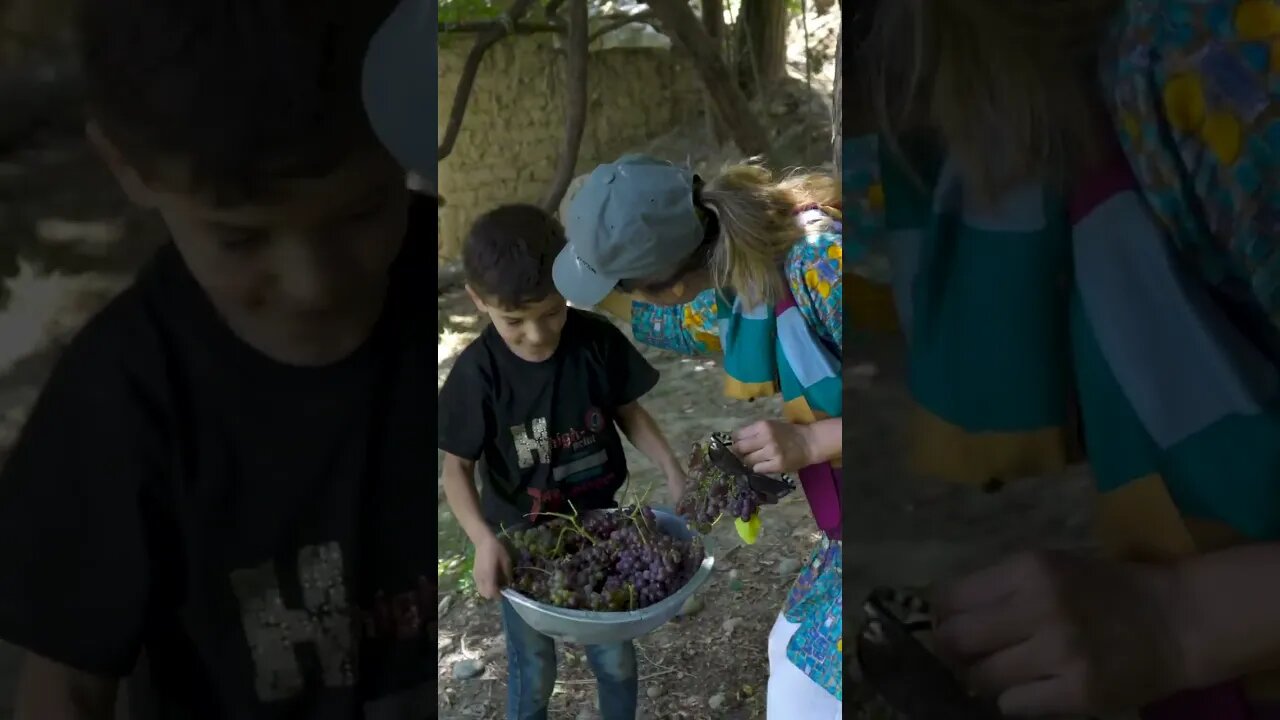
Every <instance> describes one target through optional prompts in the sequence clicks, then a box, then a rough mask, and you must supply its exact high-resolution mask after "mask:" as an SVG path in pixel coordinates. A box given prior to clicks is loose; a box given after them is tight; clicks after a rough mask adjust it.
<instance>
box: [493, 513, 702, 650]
mask: <svg viewBox="0 0 1280 720" xmlns="http://www.w3.org/2000/svg"><path fill="white" fill-rule="evenodd" d="M653 514H654V516H655V517H656V518H657V521H658V528H659V529H660V530H661V531H662V532H663V533H664V534H667V535H671V536H673V537H677V538H680V539H682V540H687V539H689V538H692V537H693V536H694V535H697V533H696V532H694V531H693V530H690V529H689V528H688V527H686V526H685V520H684V518H682V517H680V516H678V515H676V514H674V513H672V512H670V511H669V510H660V509H658V508H654V509H653ZM702 543H703V549H704V551H705V552H704V555H703V558H702V565H701V566H700V567H699V568H698V570H697V571H696V572H695V573H694V574H693V577H691V578H689V582H687V583H685V584H684V587H682V588H680V589H679V590H677V591H675V592H674V593H673V594H672V595H671V596H670V597H668V598H666V599H665V600H661V601H659V602H656V603H654V604H653V605H650V606H649V607H646V608H641V609H639V610H631V611H626V612H595V611H591V610H570V609H568V608H562V607H556V606H554V605H547V604H546V603H540V602H537V601H536V600H533V599H532V598H529V597H527V596H525V595H522V594H520V593H519V592H516V591H515V590H513V589H511V588H504V589H503V590H502V596H503V597H504V598H506V599H507V601H508V602H510V603H511V605H512V606H513V607H514V608H515V610H516V613H518V614H519V615H520V618H521V619H523V620H524V621H525V622H526V623H529V626H530V627H532V628H533V629H534V630H537V631H538V632H540V633H542V634H543V635H549V636H550V637H553V638H555V639H556V640H559V641H560V642H568V643H577V644H581V645H602V644H607V643H617V642H624V641H626V640H634V639H635V638H638V637H641V636H643V635H648V634H649V633H651V632H653V631H654V630H657V629H658V628H659V627H661V626H662V625H664V624H666V623H667V621H669V620H671V619H672V618H674V617H675V616H676V615H678V614H679V613H680V608H682V607H683V606H684V603H685V601H686V600H688V599H689V598H690V597H692V596H693V594H694V593H696V592H697V591H698V590H699V589H700V588H701V587H702V586H703V585H704V584H706V582H707V580H708V579H710V577H711V568H712V566H713V565H715V557H714V556H713V555H712V552H711V546H710V541H709V540H708V539H707V538H706V537H705V536H703V538H702Z"/></svg>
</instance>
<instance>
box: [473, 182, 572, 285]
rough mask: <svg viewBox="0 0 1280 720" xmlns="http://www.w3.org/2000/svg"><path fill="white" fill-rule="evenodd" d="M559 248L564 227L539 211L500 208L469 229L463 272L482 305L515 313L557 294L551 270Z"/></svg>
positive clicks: (561, 244)
mask: <svg viewBox="0 0 1280 720" xmlns="http://www.w3.org/2000/svg"><path fill="white" fill-rule="evenodd" d="M564 246H565V239H564V228H563V227H561V226H560V223H559V222H558V221H557V220H556V219H555V218H553V217H551V216H550V215H549V214H547V213H546V212H544V211H543V210H542V209H541V208H538V207H535V206H533V205H503V206H502V207H499V208H495V209H493V210H490V211H489V212H487V213H485V214H484V215H481V216H480V218H479V219H477V220H476V221H475V223H474V224H473V225H472V226H471V231H470V232H468V233H467V240H466V244H465V245H464V246H463V249H462V270H463V273H464V274H465V276H466V279H467V284H468V285H470V286H471V289H472V290H473V291H475V293H476V294H478V295H479V296H480V297H481V298H483V299H484V300H485V302H487V303H490V304H492V305H495V306H497V307H501V308H507V309H509V310H514V309H516V308H519V307H523V306H524V305H527V304H529V303H533V302H538V301H539V300H542V299H543V298H545V297H547V296H549V295H551V294H552V293H554V292H556V287H555V282H554V281H553V280H552V278H551V266H552V265H553V264H554V263H555V261H556V255H559V254H560V251H561V250H562V249H563V248H564Z"/></svg>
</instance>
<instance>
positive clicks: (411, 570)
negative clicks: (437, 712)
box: [0, 0, 436, 720]
mask: <svg viewBox="0 0 1280 720" xmlns="http://www.w3.org/2000/svg"><path fill="white" fill-rule="evenodd" d="M390 4H391V3H390V2H385V1H384V2H372V3H350V2H338V1H337V0H321V1H320V2H311V3H279V2H269V3H231V4H228V3H221V2H202V1H199V0H187V1H185V2H183V1H181V0H179V1H178V2H141V3H140V2H137V0H95V1H94V2H90V3H85V4H84V12H85V18H84V23H83V25H82V28H81V33H80V37H81V42H82V43H83V48H82V50H83V54H84V72H85V81H86V86H87V92H88V109H89V122H88V126H87V130H88V135H89V138H90V139H91V141H92V143H93V145H94V146H95V147H96V149H97V150H99V151H100V153H101V155H102V156H103V158H104V159H105V160H106V163H107V164H108V165H109V167H110V168H111V170H112V171H113V172H114V174H115V176H116V177H117V178H118V179H119V181H120V184H121V185H122V186H123V187H124V189H125V190H126V191H127V192H128V194H129V196H130V197H131V198H132V199H133V200H134V201H135V202H137V203H138V204H140V205H142V206H144V207H147V208H151V209H154V210H156V211H157V212H158V213H159V214H160V216H161V217H162V218H163V220H164V221H165V224H166V225H167V227H168V230H169V232H170V235H171V239H172V241H171V242H169V243H167V244H165V245H164V246H163V247H161V248H160V249H159V250H158V252H157V253H156V255H155V257H154V258H153V259H152V260H151V262H150V263H149V264H148V265H147V266H146V267H145V268H144V269H142V271H141V272H140V273H139V275H138V277H137V279H136V281H135V282H134V284H133V285H132V286H131V287H130V288H129V289H127V290H126V291H125V292H124V293H123V294H121V295H120V296H119V297H118V298H116V299H115V300H114V301H113V302H112V303H111V304H110V305H109V306H108V307H107V308H106V309H105V310H103V311H102V312H101V313H100V314H99V315H97V316H96V317H95V318H94V319H93V320H92V321H90V323H89V324H88V325H87V326H86V327H85V328H84V329H83V330H82V331H81V332H80V333H79V334H78V336H77V337H76V338H75V340H74V341H73V342H72V343H71V344H70V346H69V347H68V348H67V350H66V351H65V353H64V355H63V356H62V357H61V359H60V361H59V363H58V365H57V366H56V368H55V369H54V372H53V374H52V377H51V378H50V379H49V381H48V384H47V385H46V386H45V388H44V391H43V393H42V395H41V397H40V400H39V401H38V403H37V405H36V407H35V408H34V410H33V412H32V414H31V417H30V420H29V422H28V423H27V425H26V427H25V429H24V432H23V435H22V437H21V440H20V442H19V444H18V445H17V446H16V448H15V449H14V450H13V453H12V455H11V457H10V459H9V462H8V464H7V466H6V467H5V469H4V475H3V478H2V479H0V578H3V582H2V583H0V638H3V639H4V640H6V641H8V642H11V643H13V644H15V645H18V646H21V647H23V648H25V649H26V650H27V651H28V657H27V659H26V662H25V665H24V668H23V670H22V674H21V678H20V680H19V687H18V695H17V701H16V704H17V716H18V717H19V718H22V719H23V720H44V719H46V718H103V719H105V718H112V717H114V713H113V705H114V700H115V696H116V693H117V687H118V685H119V683H120V681H121V679H123V678H124V677H126V676H128V675H129V674H130V673H134V670H135V665H137V664H138V661H139V658H140V657H141V658H143V659H144V660H145V661H146V662H145V663H144V664H143V665H142V666H141V667H139V669H138V671H137V672H136V673H134V675H133V680H132V681H131V683H130V692H129V696H130V699H131V700H133V701H135V703H134V704H135V708H134V710H135V717H150V718H165V719H169V718H173V719H181V720H203V719H206V718H207V719H209V720H213V719H215V718H216V719H224V718H236V719H237V720H240V719H242V718H247V719H253V720H258V719H266V720H269V719H273V718H290V720H293V719H295V718H305V719H307V720H327V719H330V718H332V719H335V720H336V719H338V718H342V719H343V720H348V719H350V718H353V717H361V718H367V719H374V718H396V719H399V718H422V717H427V716H428V715H430V712H431V711H430V710H429V708H430V705H429V703H430V701H431V698H432V694H433V693H432V689H433V687H434V670H433V667H432V665H433V661H434V658H435V638H434V634H435V633H434V632H432V631H431V630H432V628H431V627H430V626H429V625H428V622H429V621H428V618H433V617H434V615H432V614H429V613H433V612H434V610H433V606H434V602H435V598H434V594H435V593H434V590H433V589H432V587H431V581H430V578H431V577H433V576H432V575H431V574H430V571H431V566H432V565H433V564H434V560H433V558H432V557H431V556H430V547H431V546H432V544H433V541H434V537H433V536H432V530H431V528H430V523H424V522H423V520H422V518H423V517H429V515H428V513H430V512H431V511H432V508H433V507H434V506H435V503H436V501H435V498H434V493H433V492H432V489H431V488H430V487H428V486H426V484H425V483H423V482H422V477H423V475H424V474H425V473H426V472H427V468H429V467H431V465H432V462H433V458H432V457H431V454H430V450H429V449H428V448H425V447H423V446H422V443H421V442H419V439H420V438H419V435H418V433H420V432H421V428H422V426H423V425H424V424H425V423H428V422H429V419H428V416H427V412H428V408H429V407H430V405H431V395H430V392H429V389H430V388H431V387H434V384H433V383H434V373H433V372H432V371H431V370H430V367H431V364H430V357H431V347H430V345H431V337H430V336H431V333H430V330H429V329H428V328H427V327H426V323H424V322H423V318H422V314H421V313H422V308H423V307H424V306H427V305H428V303H429V302H430V297H431V293H430V292H429V288H430V287H431V286H432V283H431V281H430V279H429V278H430V276H429V275H428V272H429V270H430V269H431V268H432V267H434V264H435V262H434V260H433V259H432V257H433V256H432V255H431V254H430V252H429V248H428V247H426V246H427V244H428V243H429V242H430V239H431V236H432V235H433V233H432V230H431V228H432V227H433V225H432V223H434V222H435V220H434V215H435V208H434V207H433V205H434V203H432V202H429V201H428V202H427V203H425V207H421V208H417V210H420V211H421V212H422V215H423V217H422V218H421V219H422V225H421V227H418V228H417V229H416V230H415V229H414V228H412V227H410V228H409V229H408V231H406V227H407V225H408V224H411V223H416V222H417V220H416V219H409V220H408V222H407V218H408V216H409V214H410V213H409V210H410V203H411V200H410V195H409V193H408V191H407V190H406V188H405V177H404V172H403V171H402V169H401V168H400V167H399V166H398V165H397V163H396V162H395V161H394V160H393V159H392V158H391V157H390V156H388V155H387V153H386V151H385V150H384V149H383V148H382V146H381V145H380V144H379V143H378V141H377V140H376V139H375V137H374V134H373V132H372V130H371V128H370V123H369V120H368V119H367V118H366V116H365V109H364V108H363V107H362V103H361V70H362V64H363V58H364V55H365V48H366V46H367V45H368V43H369V38H370V37H371V36H372V34H373V31H374V29H375V28H376V27H377V25H378V23H380V22H381V21H382V19H383V18H385V17H387V14H388V11H389V10H390V7H389V5H390ZM428 213H430V214H428Z"/></svg>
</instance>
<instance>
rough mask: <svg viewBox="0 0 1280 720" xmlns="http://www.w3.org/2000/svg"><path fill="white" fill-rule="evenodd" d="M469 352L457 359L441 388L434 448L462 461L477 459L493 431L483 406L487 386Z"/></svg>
mask: <svg viewBox="0 0 1280 720" xmlns="http://www.w3.org/2000/svg"><path fill="white" fill-rule="evenodd" d="M469 350H471V348H468V350H464V351H463V352H462V354H461V355H460V356H459V357H458V360H457V363H456V364H455V365H454V366H453V368H452V369H450V370H449V377H447V378H446V379H445V381H444V385H443V386H442V387H441V388H440V395H439V398H438V408H439V413H438V416H437V424H436V427H437V428H438V429H437V430H436V442H437V445H436V447H438V448H439V449H440V450H443V451H444V452H447V453H449V454H450V455H456V456H458V457H460V458H463V459H464V460H479V459H480V455H481V454H482V453H483V452H484V446H485V444H486V443H487V442H488V441H489V439H490V438H492V437H493V434H494V428H493V422H492V414H491V413H490V412H489V410H488V407H487V404H486V399H487V398H488V397H489V393H488V385H487V383H485V382H484V373H483V372H481V368H480V367H479V365H478V362H477V360H476V356H475V353H474V352H469Z"/></svg>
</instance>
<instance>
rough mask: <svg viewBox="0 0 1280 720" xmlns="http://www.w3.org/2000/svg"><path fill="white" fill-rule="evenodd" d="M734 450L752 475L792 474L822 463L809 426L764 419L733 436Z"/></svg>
mask: <svg viewBox="0 0 1280 720" xmlns="http://www.w3.org/2000/svg"><path fill="white" fill-rule="evenodd" d="M733 451H734V453H736V454H737V455H738V457H740V458H742V462H743V464H745V465H746V466H747V467H749V468H751V470H752V471H753V472H758V473H761V474H765V473H793V472H795V471H797V470H799V469H800V468H804V467H808V466H810V465H813V464H815V463H819V462H821V461H822V460H823V459H824V458H822V457H821V456H820V454H819V451H818V448H816V447H815V442H814V437H813V433H812V432H811V429H810V426H808V425H796V424H794V423H789V422H786V421H784V420H761V421H759V422H754V423H751V424H750V425H748V426H746V427H744V428H742V429H741V430H739V431H737V432H735V433H734V434H733Z"/></svg>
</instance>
